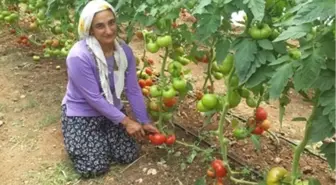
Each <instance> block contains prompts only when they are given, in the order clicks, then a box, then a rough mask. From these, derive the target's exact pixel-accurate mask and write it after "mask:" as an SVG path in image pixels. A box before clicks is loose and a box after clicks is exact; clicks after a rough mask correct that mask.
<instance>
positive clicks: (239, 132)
mask: <svg viewBox="0 0 336 185" xmlns="http://www.w3.org/2000/svg"><path fill="white" fill-rule="evenodd" d="M248 134H249V132H248V130H246V129H245V128H235V129H234V130H233V136H234V137H235V138H236V139H244V138H246V137H247V136H248Z"/></svg>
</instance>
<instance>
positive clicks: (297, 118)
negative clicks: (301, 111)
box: [292, 117, 307, 121]
mask: <svg viewBox="0 0 336 185" xmlns="http://www.w3.org/2000/svg"><path fill="white" fill-rule="evenodd" d="M292 121H307V118H305V117H296V118H293V119H292Z"/></svg>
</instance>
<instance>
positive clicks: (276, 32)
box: [269, 29, 280, 40]
mask: <svg viewBox="0 0 336 185" xmlns="http://www.w3.org/2000/svg"><path fill="white" fill-rule="evenodd" d="M279 35H280V33H279V32H278V30H276V29H273V30H272V33H271V35H270V36H269V38H270V39H271V40H274V39H276V38H277V37H278V36H279Z"/></svg>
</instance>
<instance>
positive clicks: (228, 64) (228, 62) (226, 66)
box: [218, 53, 234, 75]
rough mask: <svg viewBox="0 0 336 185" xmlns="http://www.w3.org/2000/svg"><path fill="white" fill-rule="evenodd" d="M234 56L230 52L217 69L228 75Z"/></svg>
mask: <svg viewBox="0 0 336 185" xmlns="http://www.w3.org/2000/svg"><path fill="white" fill-rule="evenodd" d="M233 62H234V56H233V54H232V53H229V54H228V55H227V56H226V57H225V59H224V61H223V63H222V64H221V65H220V66H219V69H218V70H219V71H220V72H222V73H223V74H224V75H228V74H229V72H230V71H231V69H232V67H233Z"/></svg>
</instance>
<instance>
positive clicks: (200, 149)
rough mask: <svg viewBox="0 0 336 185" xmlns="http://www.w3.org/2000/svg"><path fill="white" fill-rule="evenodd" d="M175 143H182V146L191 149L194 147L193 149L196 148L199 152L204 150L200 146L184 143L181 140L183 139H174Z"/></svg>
mask: <svg viewBox="0 0 336 185" xmlns="http://www.w3.org/2000/svg"><path fill="white" fill-rule="evenodd" d="M175 143H177V144H180V145H183V146H186V147H190V148H193V149H195V150H197V151H199V152H204V151H205V150H204V149H202V148H200V147H198V146H195V145H191V144H188V143H185V142H183V141H178V140H176V141H175Z"/></svg>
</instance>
